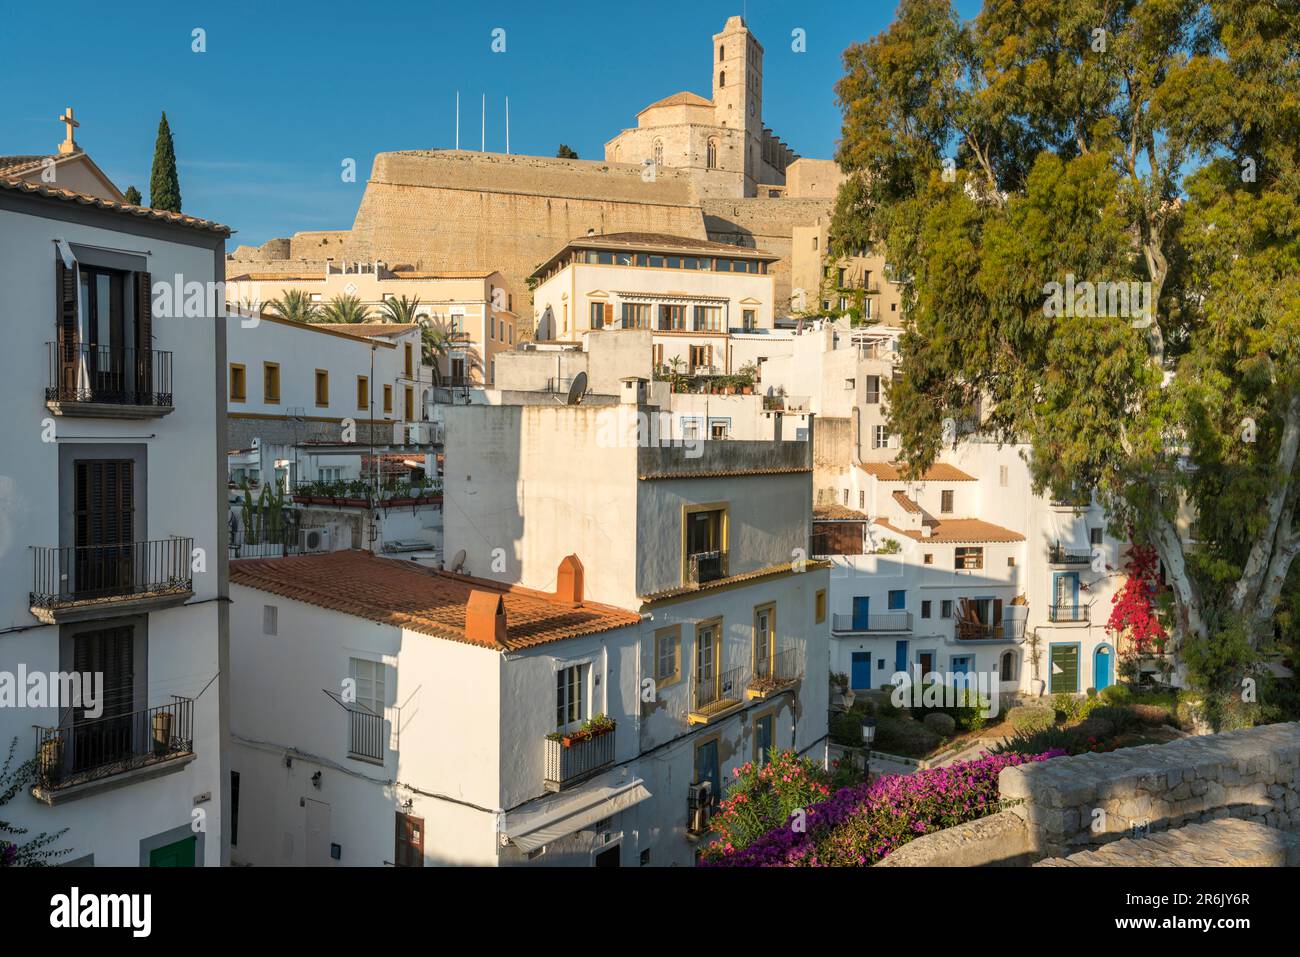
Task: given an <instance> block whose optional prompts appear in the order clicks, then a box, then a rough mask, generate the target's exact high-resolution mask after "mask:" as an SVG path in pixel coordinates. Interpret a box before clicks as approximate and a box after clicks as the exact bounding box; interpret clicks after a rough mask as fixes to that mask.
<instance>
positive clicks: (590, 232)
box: [587, 226, 596, 239]
mask: <svg viewBox="0 0 1300 957" xmlns="http://www.w3.org/2000/svg"><path fill="white" fill-rule="evenodd" d="M595 235H596V230H594V229H593V228H591V227H590V226H588V227H587V238H588V239H590V238H591V237H592V236H595Z"/></svg>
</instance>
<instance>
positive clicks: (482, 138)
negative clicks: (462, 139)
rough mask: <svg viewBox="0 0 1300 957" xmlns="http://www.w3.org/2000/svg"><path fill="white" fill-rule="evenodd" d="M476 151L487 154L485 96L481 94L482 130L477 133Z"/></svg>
mask: <svg viewBox="0 0 1300 957" xmlns="http://www.w3.org/2000/svg"><path fill="white" fill-rule="evenodd" d="M478 151H479V152H480V153H486V152H487V94H486V93H484V94H483V120H482V128H481V129H480V131H479V142H478Z"/></svg>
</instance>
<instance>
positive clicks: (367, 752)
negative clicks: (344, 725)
mask: <svg viewBox="0 0 1300 957" xmlns="http://www.w3.org/2000/svg"><path fill="white" fill-rule="evenodd" d="M346 711H347V715H348V757H349V758H354V759H355V760H358V761H368V762H370V763H371V764H383V763H384V746H385V744H386V742H385V740H384V716H383V715H382V714H375V713H374V712H373V711H370V710H368V709H366V708H364V707H361V706H358V705H352V706H349V707H347V708H346Z"/></svg>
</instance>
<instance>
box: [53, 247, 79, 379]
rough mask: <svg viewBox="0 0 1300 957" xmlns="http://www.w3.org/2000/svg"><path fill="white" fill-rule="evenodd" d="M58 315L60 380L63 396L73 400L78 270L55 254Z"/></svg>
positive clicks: (75, 374) (56, 317)
mask: <svg viewBox="0 0 1300 957" xmlns="http://www.w3.org/2000/svg"><path fill="white" fill-rule="evenodd" d="M54 273H55V287H56V288H55V297H54V301H55V303H56V313H55V316H54V323H55V330H56V337H55V338H56V339H57V341H58V344H57V345H56V346H55V352H56V353H58V360H57V361H58V371H57V375H58V379H57V380H56V381H57V382H58V383H59V386H60V388H61V390H62V395H61V396H60V397H61V398H62V397H68V398H72V397H73V396H75V393H76V390H77V345H78V342H77V338H78V337H77V270H76V269H75V268H73V269H69V268H68V267H67V266H65V265H63V257H62V256H60V255H59V253H58V251H57V250H56V251H55V253H54Z"/></svg>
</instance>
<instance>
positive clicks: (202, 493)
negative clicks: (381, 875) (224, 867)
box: [0, 179, 229, 866]
mask: <svg viewBox="0 0 1300 957" xmlns="http://www.w3.org/2000/svg"><path fill="white" fill-rule="evenodd" d="M228 235H229V230H228V229H227V228H226V227H224V226H220V225H217V224H215V223H211V222H208V221H206V220H200V219H195V218H193V217H189V216H182V215H179V214H173V213H167V212H161V211H154V210H144V209H140V208H136V207H126V206H123V205H122V204H119V203H116V202H114V201H112V200H109V199H105V198H96V197H91V196H87V195H82V194H78V193H73V192H70V191H63V190H57V191H56V190H50V189H46V188H44V187H41V186H37V185H32V184H27V183H21V182H19V181H17V180H13V179H0V285H2V286H3V288H4V290H5V303H6V309H7V312H8V314H9V316H10V318H11V321H10V322H9V328H8V338H7V342H6V348H5V350H4V352H3V355H2V356H0V369H2V370H3V381H4V383H5V388H6V406H7V407H8V409H9V410H10V413H11V414H10V415H7V416H6V417H5V420H4V423H3V425H0V444H2V446H3V448H4V449H5V455H4V459H3V464H2V465H0V567H2V568H3V569H4V574H3V575H0V582H3V584H2V585H0V605H2V606H3V608H4V620H3V621H0V684H7V685H8V688H7V691H5V690H2V689H0V704H3V707H0V746H2V747H4V748H5V749H6V750H7V749H8V746H9V744H10V742H11V741H13V740H14V739H17V751H16V754H15V759H16V761H17V762H23V761H27V760H29V759H34V760H35V767H36V772H35V773H36V778H35V781H34V783H31V784H29V785H26V786H24V787H23V789H22V790H21V791H20V792H19V793H18V794H16V795H14V797H13V798H12V800H10V801H9V802H8V803H7V804H6V805H5V807H4V815H3V816H4V818H5V819H6V820H7V821H8V822H10V823H11V824H13V825H17V826H19V827H23V828H27V829H28V830H29V832H30V833H29V835H28V837H29V838H30V837H33V836H35V835H36V834H40V833H47V834H51V833H56V832H62V833H61V835H60V836H59V837H58V839H57V840H56V841H55V842H54V843H53V845H51V846H52V847H54V848H60V849H64V850H67V851H68V852H69V853H67V854H65V855H62V856H61V857H59V858H58V861H59V862H68V863H80V864H94V865H99V866H103V865H110V866H136V865H171V866H177V865H179V866H185V865H206V866H218V865H220V864H222V863H223V862H224V861H225V860H226V858H227V852H228V848H227V847H225V846H224V845H225V841H226V836H225V829H224V827H223V818H224V816H225V814H226V808H227V799H228V796H229V784H228V781H227V778H226V775H225V774H224V770H223V769H224V765H225V754H224V747H225V741H226V735H225V728H224V722H225V719H226V714H227V711H226V707H225V702H224V700H223V699H224V697H225V695H226V694H227V693H228V687H227V676H228V660H227V654H228V647H227V615H228V606H227V604H226V596H227V591H228V589H227V582H226V563H225V528H224V524H223V523H224V519H225V488H224V482H223V481H222V479H223V477H224V472H225V461H224V459H225V450H224V448H222V439H221V436H222V435H223V433H224V431H225V401H224V395H223V390H224V387H225V383H224V381H223V378H222V376H221V375H220V373H219V371H218V370H220V369H223V368H224V366H225V353H226V337H225V327H224V324H223V323H222V322H221V321H220V320H217V319H216V318H215V317H214V316H213V315H211V314H208V315H205V316H194V317H187V318H169V317H166V316H164V315H162V314H161V311H160V310H158V308H157V306H156V304H155V297H156V296H157V294H158V291H159V290H160V289H161V290H162V291H163V295H164V297H166V295H167V292H168V291H169V290H170V289H171V287H172V284H174V283H175V282H177V280H178V278H179V281H180V282H182V283H186V284H188V283H199V284H201V288H203V289H205V290H215V289H217V288H219V287H218V286H217V285H216V284H218V283H219V282H220V281H221V279H222V269H223V264H224V250H225V240H226V237H227V236H228ZM160 301H161V300H160ZM218 302H219V300H218ZM24 671H25V672H26V674H27V675H28V676H29V677H31V676H35V675H38V674H39V675H42V676H45V677H46V678H48V677H49V676H50V675H52V674H53V675H55V676H56V678H55V681H56V683H57V682H58V681H59V679H58V676H59V675H64V676H68V675H71V674H73V673H74V672H75V673H77V674H79V675H84V676H86V679H87V681H86V684H87V685H88V688H87V689H86V690H85V693H84V694H83V695H82V696H81V698H80V700H76V699H75V698H73V697H71V696H70V694H69V692H71V691H72V690H73V689H72V688H71V687H69V686H63V687H58V688H57V689H56V690H57V691H58V692H59V693H58V694H57V695H56V694H53V693H51V694H49V695H38V694H37V692H36V690H35V689H36V685H34V684H23V683H19V684H17V686H16V687H15V684H14V683H13V682H14V681H15V676H16V675H18V674H21V673H23V672H24ZM37 683H38V684H40V683H41V682H39V681H38V682H37ZM19 840H20V843H21V842H22V840H23V839H21V838H20V839H19Z"/></svg>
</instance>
